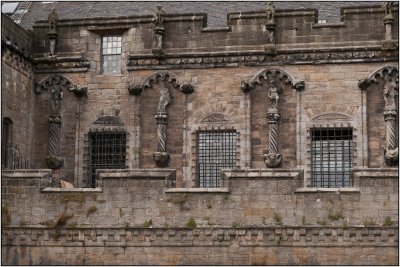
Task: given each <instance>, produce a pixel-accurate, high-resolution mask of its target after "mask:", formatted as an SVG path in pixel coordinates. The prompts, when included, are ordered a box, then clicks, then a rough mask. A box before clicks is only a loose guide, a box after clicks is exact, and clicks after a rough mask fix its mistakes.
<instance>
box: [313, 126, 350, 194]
mask: <svg viewBox="0 0 400 267" xmlns="http://www.w3.org/2000/svg"><path fill="white" fill-rule="evenodd" d="M352 139H353V129H351V128H313V129H311V185H312V186H313V187H346V186H351V185H352V184H351V180H350V168H351V167H352V154H353V151H352Z"/></svg>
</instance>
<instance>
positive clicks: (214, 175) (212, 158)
mask: <svg viewBox="0 0 400 267" xmlns="http://www.w3.org/2000/svg"><path fill="white" fill-rule="evenodd" d="M236 136H237V133H236V132H235V131H201V132H199V133H198V139H197V140H198V142H197V149H198V160H197V175H198V183H199V186H200V187H221V186H222V184H221V181H220V172H221V169H224V168H234V167H235V163H236V150H237V145H236V143H237V142H236Z"/></svg>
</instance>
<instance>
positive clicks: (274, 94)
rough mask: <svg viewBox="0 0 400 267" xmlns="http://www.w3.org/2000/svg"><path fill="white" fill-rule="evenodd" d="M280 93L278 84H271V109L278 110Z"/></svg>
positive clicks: (269, 94)
mask: <svg viewBox="0 0 400 267" xmlns="http://www.w3.org/2000/svg"><path fill="white" fill-rule="evenodd" d="M279 91H280V88H279V87H278V86H277V85H276V82H275V81H274V80H272V81H271V82H270V87H269V91H268V97H269V100H270V101H271V108H273V109H277V107H278V101H279Z"/></svg>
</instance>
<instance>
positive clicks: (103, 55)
mask: <svg viewBox="0 0 400 267" xmlns="http://www.w3.org/2000/svg"><path fill="white" fill-rule="evenodd" d="M109 37H113V38H114V37H117V38H118V37H119V38H120V41H119V46H120V50H121V52H120V53H116V54H114V53H110V54H109V53H106V54H105V53H104V51H103V49H104V40H103V39H104V38H109ZM107 42H108V41H107ZM117 42H118V41H117ZM111 43H112V42H111ZM112 48H118V46H117V47H114V46H112ZM114 55H120V59H119V66H118V69H119V71H117V72H105V71H104V61H105V60H104V57H105V56H114ZM100 62H101V67H100V73H101V74H103V75H114V74H116V75H118V74H121V67H122V65H123V60H122V35H121V34H113V35H111V34H104V35H101V47H100ZM110 63H111V62H110Z"/></svg>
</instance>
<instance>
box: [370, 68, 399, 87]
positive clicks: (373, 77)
mask: <svg viewBox="0 0 400 267" xmlns="http://www.w3.org/2000/svg"><path fill="white" fill-rule="evenodd" d="M386 74H389V75H391V76H393V77H396V78H399V68H398V67H397V66H383V67H380V68H379V69H377V70H375V71H374V72H372V73H371V74H370V75H369V76H368V80H369V81H370V82H375V83H377V82H378V81H377V79H378V78H384V77H385V75H386Z"/></svg>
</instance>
